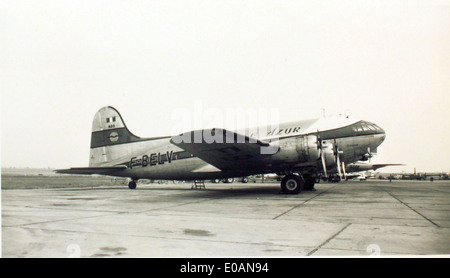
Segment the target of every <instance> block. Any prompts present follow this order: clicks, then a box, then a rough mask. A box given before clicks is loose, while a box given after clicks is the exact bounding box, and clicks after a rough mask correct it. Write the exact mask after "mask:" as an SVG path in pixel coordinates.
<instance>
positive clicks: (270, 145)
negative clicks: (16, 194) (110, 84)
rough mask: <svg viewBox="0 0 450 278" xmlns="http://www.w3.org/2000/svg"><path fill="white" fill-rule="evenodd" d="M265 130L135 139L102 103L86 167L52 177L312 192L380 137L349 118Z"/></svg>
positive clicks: (371, 127)
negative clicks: (255, 180)
mask: <svg viewBox="0 0 450 278" xmlns="http://www.w3.org/2000/svg"><path fill="white" fill-rule="evenodd" d="M267 130H268V132H265V133H264V135H263V136H258V135H254V134H247V133H248V130H244V131H242V132H234V131H228V130H225V129H221V128H213V129H203V130H196V131H190V132H186V133H182V134H180V135H176V136H164V137H153V138H141V137H138V136H136V135H134V134H133V133H131V132H130V131H129V130H128V128H127V127H126V125H125V123H124V121H123V119H122V117H121V115H120V114H119V112H118V111H117V110H116V109H115V108H113V107H111V106H106V107H103V108H101V109H100V110H99V111H98V112H97V113H96V114H95V116H94V120H93V123H92V134H91V150H90V158H89V167H81V168H80V167H77V168H70V169H61V170H56V172H57V173H63V174H100V175H110V176H119V177H129V178H131V181H130V182H129V184H128V187H129V188H130V189H135V188H136V181H137V180H138V179H163V180H213V179H227V178H239V177H247V176H250V175H256V174H269V173H276V174H278V175H282V176H284V177H283V178H282V180H281V188H282V190H283V192H285V193H287V194H298V193H300V192H301V190H302V189H305V190H311V189H313V187H314V184H315V178H316V177H317V176H318V175H319V174H321V173H324V174H325V176H327V172H328V171H333V170H334V169H336V172H337V173H338V175H339V176H341V175H342V171H341V169H345V164H346V163H352V162H356V161H358V160H361V159H364V158H365V157H367V155H368V150H369V154H370V149H372V150H376V148H377V147H378V146H379V145H380V144H381V143H382V142H383V141H384V139H385V136H386V135H385V131H384V130H383V129H381V128H380V127H379V126H377V125H375V124H373V123H370V122H367V121H362V120H352V119H348V118H336V119H333V118H328V119H312V120H304V121H298V122H290V123H283V124H280V125H279V126H278V127H276V128H267ZM258 133H260V132H258ZM221 138H222V140H220V139H221ZM211 139H214V140H211Z"/></svg>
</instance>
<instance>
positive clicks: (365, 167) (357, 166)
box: [345, 162, 405, 173]
mask: <svg viewBox="0 0 450 278" xmlns="http://www.w3.org/2000/svg"><path fill="white" fill-rule="evenodd" d="M401 165H405V164H371V163H358V162H356V163H351V164H348V165H347V166H346V167H345V171H346V172H347V173H352V172H361V171H370V170H374V171H376V170H377V169H379V168H383V167H387V166H401Z"/></svg>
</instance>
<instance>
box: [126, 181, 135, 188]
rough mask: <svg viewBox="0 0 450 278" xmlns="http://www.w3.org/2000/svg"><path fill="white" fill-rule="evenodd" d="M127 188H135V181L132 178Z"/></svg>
mask: <svg viewBox="0 0 450 278" xmlns="http://www.w3.org/2000/svg"><path fill="white" fill-rule="evenodd" d="M128 188H129V189H136V181H134V180H132V181H130V182H129V183H128Z"/></svg>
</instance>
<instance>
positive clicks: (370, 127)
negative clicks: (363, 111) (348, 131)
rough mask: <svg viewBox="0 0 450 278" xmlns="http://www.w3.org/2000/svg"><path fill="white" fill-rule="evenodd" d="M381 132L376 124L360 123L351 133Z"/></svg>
mask: <svg viewBox="0 0 450 278" xmlns="http://www.w3.org/2000/svg"><path fill="white" fill-rule="evenodd" d="M380 130H382V129H381V128H380V127H379V126H377V125H376V124H372V123H368V122H360V123H358V124H356V125H355V126H353V132H367V131H371V132H373V131H380Z"/></svg>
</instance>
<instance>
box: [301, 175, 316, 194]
mask: <svg viewBox="0 0 450 278" xmlns="http://www.w3.org/2000/svg"><path fill="white" fill-rule="evenodd" d="M303 179H304V180H305V185H304V186H303V190H309V191H310V190H313V189H314V184H315V183H316V179H315V178H314V177H312V176H310V175H303Z"/></svg>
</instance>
